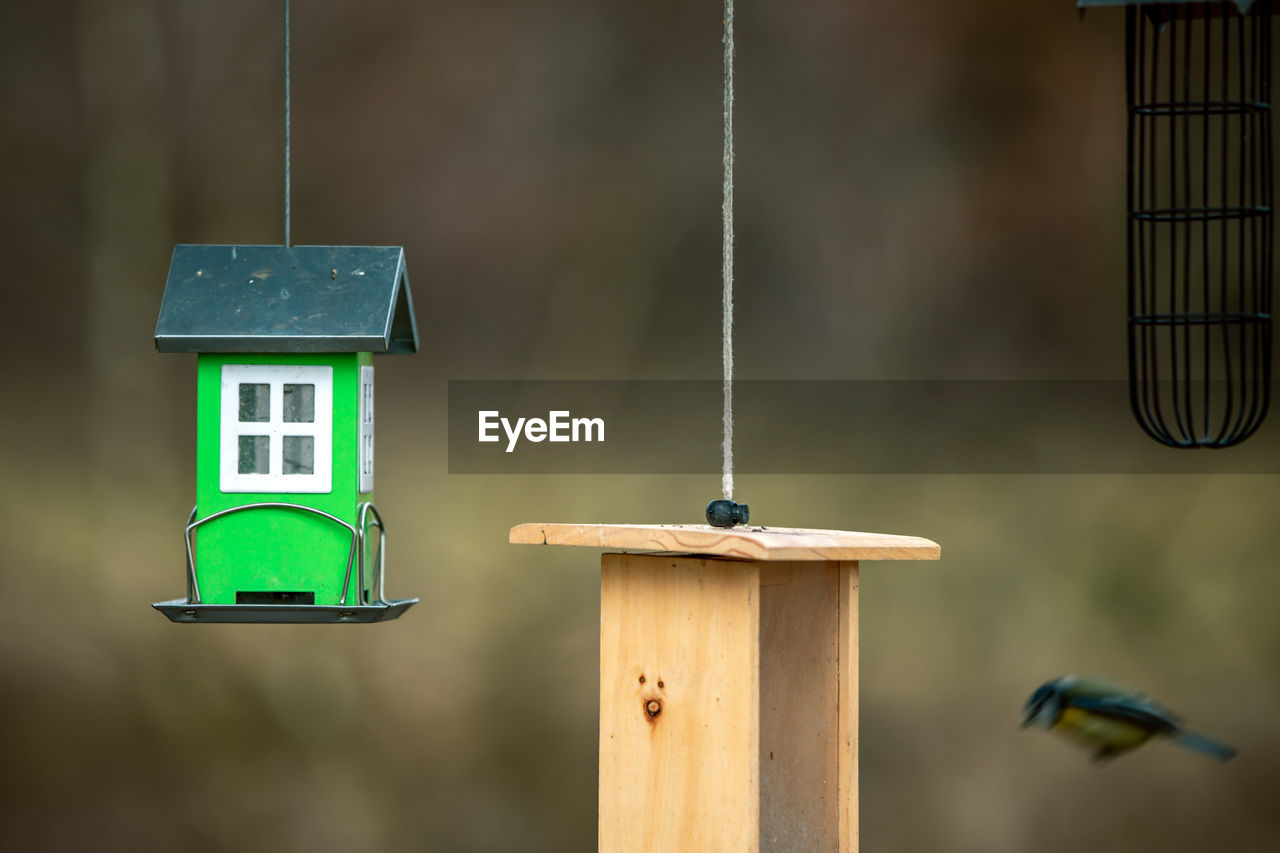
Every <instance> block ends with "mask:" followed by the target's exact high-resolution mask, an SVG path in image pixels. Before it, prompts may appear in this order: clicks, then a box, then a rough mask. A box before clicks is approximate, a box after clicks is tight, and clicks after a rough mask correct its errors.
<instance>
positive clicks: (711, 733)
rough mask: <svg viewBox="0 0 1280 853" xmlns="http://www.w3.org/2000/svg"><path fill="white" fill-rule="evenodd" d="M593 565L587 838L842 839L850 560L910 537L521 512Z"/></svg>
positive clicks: (697, 843) (852, 607)
mask: <svg viewBox="0 0 1280 853" xmlns="http://www.w3.org/2000/svg"><path fill="white" fill-rule="evenodd" d="M510 541H511V542H513V543H519V544H530V545H577V546H583V547H588V548H605V549H610V550H615V551H622V552H625V553H606V554H604V555H603V556H602V557H601V563H600V811H599V824H600V825H599V849H601V850H607V851H615V850H646V851H647V850H708V851H711V850H724V851H756V850H805V851H834V850H840V851H856V850H857V849H858V564H859V562H860V561H862V560H936V559H938V556H939V547H938V545H937V544H936V543H934V542H930V541H929V540H927V539H920V538H917V537H914V536H891V535H885V534H877V533H851V532H845V531H838V530H802V529H794V528H765V527H739V528H732V529H728V530H724V529H719V528H714V527H707V526H700V525H699V526H694V525H642V524H521V525H518V526H516V527H513V528H512V529H511V535H510Z"/></svg>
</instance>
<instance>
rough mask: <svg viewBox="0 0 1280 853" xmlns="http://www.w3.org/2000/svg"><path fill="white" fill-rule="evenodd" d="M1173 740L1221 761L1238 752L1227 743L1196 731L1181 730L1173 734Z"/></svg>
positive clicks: (1232, 756)
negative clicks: (1219, 741)
mask: <svg viewBox="0 0 1280 853" xmlns="http://www.w3.org/2000/svg"><path fill="white" fill-rule="evenodd" d="M1173 742H1174V743H1176V744H1177V745H1178V746H1184V747H1186V748H1187V749H1194V750H1195V751H1196V752H1203V753H1204V754H1205V755H1211V756H1213V757H1214V758H1216V759H1218V760H1219V761H1226V760H1228V759H1230V758H1234V757H1235V754H1236V751H1235V750H1234V749H1232V748H1231V747H1229V746H1227V745H1226V744H1224V743H1218V742H1217V741H1216V740H1210V739H1209V738H1207V737H1205V736H1204V735H1198V734H1196V733H1195V732H1179V733H1178V734H1176V735H1174V736H1173Z"/></svg>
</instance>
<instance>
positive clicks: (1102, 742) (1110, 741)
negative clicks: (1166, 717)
mask: <svg viewBox="0 0 1280 853" xmlns="http://www.w3.org/2000/svg"><path fill="white" fill-rule="evenodd" d="M1053 730H1054V731H1055V732H1059V733H1060V734H1064V735H1067V736H1068V737H1072V738H1075V739H1076V740H1078V741H1080V742H1081V743H1083V744H1084V745H1085V746H1088V747H1091V748H1094V749H1096V748H1098V747H1102V746H1106V747H1110V748H1111V749H1114V750H1124V749H1133V748H1134V747H1136V746H1141V745H1142V744H1144V743H1146V742H1147V741H1148V740H1149V739H1150V738H1151V736H1152V734H1153V733H1152V732H1151V731H1150V730H1148V729H1144V728H1143V727H1142V726H1139V725H1137V724H1135V723H1130V722H1126V721H1124V720H1117V719H1115V718H1114V717H1104V716H1102V715H1101V714H1095V713H1093V712H1091V711H1082V710H1080V709H1079V708H1067V709H1065V710H1064V711H1063V712H1062V716H1061V717H1060V718H1059V719H1058V722H1057V723H1055V724H1054V726H1053Z"/></svg>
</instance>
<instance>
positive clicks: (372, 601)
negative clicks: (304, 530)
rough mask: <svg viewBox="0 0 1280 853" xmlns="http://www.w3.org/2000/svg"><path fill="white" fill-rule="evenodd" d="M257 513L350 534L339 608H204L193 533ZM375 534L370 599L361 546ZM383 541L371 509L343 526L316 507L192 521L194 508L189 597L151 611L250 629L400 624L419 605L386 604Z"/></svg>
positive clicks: (364, 507)
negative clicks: (299, 518) (287, 515)
mask: <svg viewBox="0 0 1280 853" xmlns="http://www.w3.org/2000/svg"><path fill="white" fill-rule="evenodd" d="M256 509H286V510H293V511H297V512H302V513H308V514H311V515H317V516H322V517H324V518H326V519H328V520H329V521H332V522H334V523H335V524H338V525H340V526H342V527H343V528H345V529H346V530H347V531H348V532H349V533H350V534H351V547H350V548H349V549H348V551H347V566H346V571H345V573H344V575H343V581H342V595H341V597H340V598H339V599H338V603H337V604H311V603H299V604H294V603H290V602H286V601H269V602H262V603H236V604H206V603H204V602H203V601H201V599H200V579H199V576H198V574H197V572H196V558H195V549H194V547H193V545H194V543H193V538H192V537H193V535H194V533H195V530H196V528H198V527H199V526H200V525H202V524H206V523H208V522H210V521H213V520H215V519H218V518H222V517H223V516H226V515H231V514H232V513H237V512H245V511H250V510H256ZM371 524H372V525H373V526H375V527H377V528H378V559H377V562H376V565H375V566H374V570H373V578H372V581H373V583H372V590H371V592H372V593H376V597H374V598H371V597H370V596H367V595H366V594H365V591H364V589H365V587H364V550H365V549H364V545H365V538H366V536H367V535H368V528H369V526H370V525H371ZM386 538H387V529H386V526H385V525H384V524H383V522H382V516H381V515H380V514H379V513H378V510H377V509H376V508H375V507H374V506H373V504H371V503H363V504H361V505H360V513H359V521H358V523H357V524H354V525H353V524H349V523H348V522H346V521H343V520H342V519H340V518H338V517H337V516H335V515H331V514H329V513H327V512H324V511H323V510H318V509H315V508H314V507H308V506H302V505H299V504H290V503H280V502H274V501H272V502H264V503H252V504H244V505H241V506H236V507H232V508H230V509H224V510H222V511H221V512H215V513H212V514H210V515H207V516H205V517H204V518H202V519H199V520H197V519H196V508H194V507H193V508H192V510H191V516H190V517H189V518H188V519H187V527H186V543H187V597H186V598H175V599H172V600H170V601H157V602H155V603H154V604H152V605H151V606H152V607H154V608H155V609H156V610H159V611H160V612H161V613H163V614H164V615H165V616H167V617H169V619H170V620H171V621H173V622H253V623H291V622H293V623H308V624H335V623H342V622H352V623H358V622H385V621H388V620H391V619H398V618H400V615H401V614H402V613H404V612H405V611H406V610H408V609H409V608H410V607H412V606H413V605H415V604H417V603H418V599H416V598H399V599H390V600H389V599H388V598H387V597H386V592H385V582H386V571H385V568H386V559H385V555H386ZM353 568H354V569H355V570H356V594H355V597H356V599H358V600H357V601H352V602H348V601H347V597H348V594H349V593H350V588H351V571H352V569H353Z"/></svg>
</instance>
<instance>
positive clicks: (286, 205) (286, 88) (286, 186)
mask: <svg viewBox="0 0 1280 853" xmlns="http://www.w3.org/2000/svg"><path fill="white" fill-rule="evenodd" d="M289 130H290V129H289V0H284V247H285V248H286V249H287V248H289V212H290V211H289V207H290V196H291V194H292V193H291V191H290V186H289V171H290V163H289V147H290V145H289V143H290V139H289Z"/></svg>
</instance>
